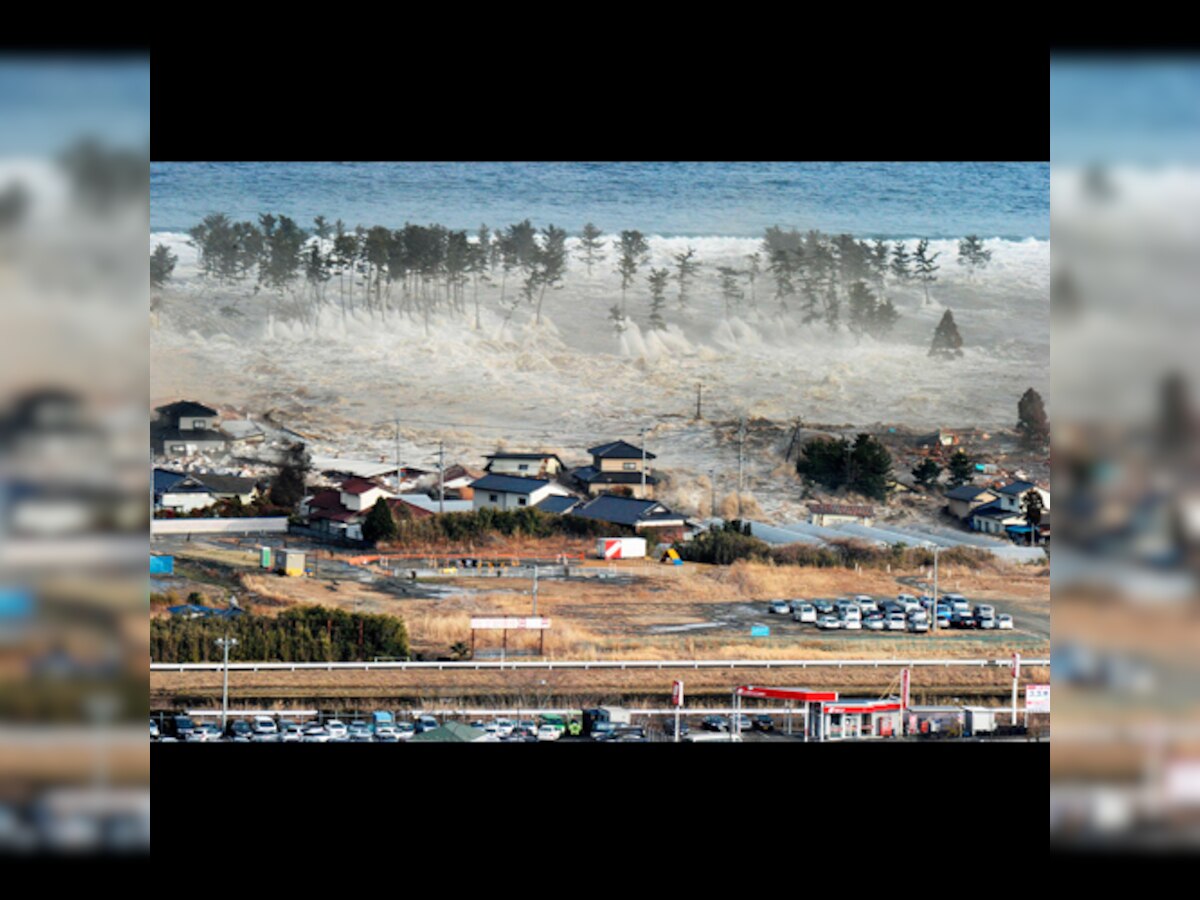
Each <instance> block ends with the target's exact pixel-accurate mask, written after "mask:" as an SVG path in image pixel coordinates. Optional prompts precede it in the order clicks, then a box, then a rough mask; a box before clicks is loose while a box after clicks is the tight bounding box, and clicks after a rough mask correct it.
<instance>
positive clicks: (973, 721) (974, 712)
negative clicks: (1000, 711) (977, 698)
mask: <svg viewBox="0 0 1200 900" xmlns="http://www.w3.org/2000/svg"><path fill="white" fill-rule="evenodd" d="M963 712H964V713H965V714H966V730H965V731H964V732H963V733H964V734H965V735H966V736H967V737H970V736H971V735H976V734H991V733H992V732H993V731H995V730H996V710H995V709H994V708H993V707H990V706H964V707H963Z"/></svg>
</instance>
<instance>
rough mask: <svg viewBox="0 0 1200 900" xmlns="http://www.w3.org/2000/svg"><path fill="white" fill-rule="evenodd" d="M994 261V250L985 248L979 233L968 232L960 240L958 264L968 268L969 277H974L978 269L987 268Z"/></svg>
mask: <svg viewBox="0 0 1200 900" xmlns="http://www.w3.org/2000/svg"><path fill="white" fill-rule="evenodd" d="M991 261H992V251H991V250H984V249H983V241H981V240H980V239H979V236H978V235H975V234H968V235H967V236H966V237H965V238H963V239H962V240H961V241H959V242H958V264H959V265H960V266H964V267H965V268H966V270H967V278H974V277H975V273H976V271H978V270H979V269H986V268H987V264H988V263H989V262H991Z"/></svg>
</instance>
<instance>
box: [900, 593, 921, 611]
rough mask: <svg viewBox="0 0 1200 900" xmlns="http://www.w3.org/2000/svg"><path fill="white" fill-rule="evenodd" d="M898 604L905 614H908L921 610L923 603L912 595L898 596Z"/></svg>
mask: <svg viewBox="0 0 1200 900" xmlns="http://www.w3.org/2000/svg"><path fill="white" fill-rule="evenodd" d="M896 602H897V603H899V604H900V608H901V610H903V611H904V612H908V611H909V610H910V609H920V608H921V601H919V600H918V599H917V598H916V597H915V596H913V595H912V594H897V595H896Z"/></svg>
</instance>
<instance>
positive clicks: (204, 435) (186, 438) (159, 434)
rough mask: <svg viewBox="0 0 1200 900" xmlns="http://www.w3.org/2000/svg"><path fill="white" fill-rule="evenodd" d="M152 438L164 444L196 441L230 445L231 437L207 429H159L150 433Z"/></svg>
mask: <svg viewBox="0 0 1200 900" xmlns="http://www.w3.org/2000/svg"><path fill="white" fill-rule="evenodd" d="M150 437H151V438H152V439H153V440H156V441H162V442H163V443H166V442H168V441H172V442H173V441H180V442H182V443H185V444H186V443H188V442H193V443H194V442H196V441H217V442H219V443H222V444H228V443H229V435H227V434H224V433H222V432H220V431H209V430H208V429H205V428H194V429H193V428H158V429H155V430H154V431H152V432H151V433H150Z"/></svg>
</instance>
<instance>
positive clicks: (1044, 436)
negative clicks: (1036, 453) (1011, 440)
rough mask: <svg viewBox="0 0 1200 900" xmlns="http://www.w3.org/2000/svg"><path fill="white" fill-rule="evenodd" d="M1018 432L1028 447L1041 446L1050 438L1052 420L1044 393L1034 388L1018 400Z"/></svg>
mask: <svg viewBox="0 0 1200 900" xmlns="http://www.w3.org/2000/svg"><path fill="white" fill-rule="evenodd" d="M1017 434H1019V435H1021V439H1022V441H1023V442H1024V444H1025V446H1026V447H1033V448H1041V447H1044V446H1046V444H1047V442H1049V440H1050V420H1049V419H1048V418H1047V417H1046V406H1045V404H1044V403H1043V402H1042V395H1041V394H1039V393H1038V392H1037V391H1035V390H1034V389H1033V388H1030V389H1029V390H1027V391H1026V392H1025V393H1024V394H1022V395H1021V399H1020V400H1019V401H1018V402H1017Z"/></svg>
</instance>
